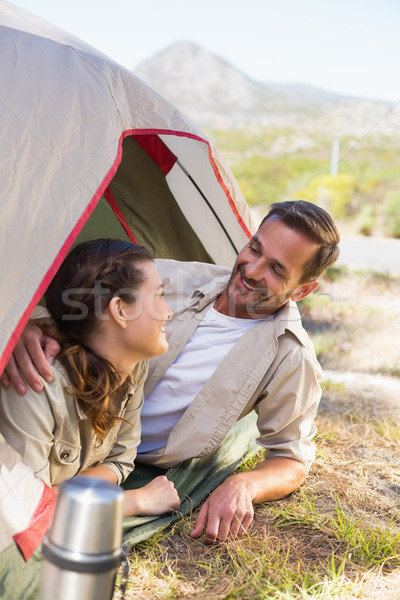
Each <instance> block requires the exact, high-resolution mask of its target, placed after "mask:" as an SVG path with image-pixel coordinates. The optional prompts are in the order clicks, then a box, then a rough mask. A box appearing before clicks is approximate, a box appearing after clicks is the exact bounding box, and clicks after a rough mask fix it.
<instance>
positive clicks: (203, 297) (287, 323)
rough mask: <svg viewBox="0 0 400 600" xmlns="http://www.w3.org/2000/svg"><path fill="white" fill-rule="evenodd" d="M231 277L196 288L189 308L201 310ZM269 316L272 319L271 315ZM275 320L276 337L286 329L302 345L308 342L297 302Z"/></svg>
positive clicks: (219, 292) (285, 308)
mask: <svg viewBox="0 0 400 600" xmlns="http://www.w3.org/2000/svg"><path fill="white" fill-rule="evenodd" d="M229 278H230V274H229V275H225V276H223V277H218V278H216V279H213V280H212V281H210V283H207V284H206V285H204V286H202V287H199V288H197V289H195V290H194V291H193V294H192V296H191V299H190V303H189V309H192V310H196V311H201V310H203V309H204V308H205V307H206V306H208V305H209V304H210V303H211V302H213V301H214V300H216V298H217V297H218V296H219V295H220V294H222V292H223V291H224V289H225V288H226V286H227V285H228V281H229ZM267 318H268V319H270V318H271V317H267ZM273 320H274V329H275V336H276V338H279V337H280V336H281V335H283V334H284V333H285V331H290V333H292V334H293V335H294V336H296V338H297V339H298V341H299V342H300V344H302V346H306V345H307V344H308V334H307V332H306V331H305V329H304V327H303V324H302V322H301V316H300V312H299V309H298V307H297V304H296V302H293V300H289V301H288V302H287V303H286V304H285V305H284V306H282V308H281V309H280V310H279V311H278V312H277V313H276V314H275V315H274V317H273Z"/></svg>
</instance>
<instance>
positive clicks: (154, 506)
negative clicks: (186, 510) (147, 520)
mask: <svg viewBox="0 0 400 600" xmlns="http://www.w3.org/2000/svg"><path fill="white" fill-rule="evenodd" d="M180 503H181V501H180V499H179V496H178V492H177V491H176V489H175V486H174V484H173V483H172V481H169V480H168V479H167V478H166V477H165V475H160V476H159V477H156V478H155V479H153V480H152V481H150V483H148V484H147V485H145V486H143V487H141V488H139V489H137V490H126V491H125V494H124V517H130V516H133V515H135V516H149V515H162V514H164V513H167V512H173V511H177V510H178V509H179V506H180Z"/></svg>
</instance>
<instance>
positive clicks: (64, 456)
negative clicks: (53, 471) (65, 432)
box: [61, 451, 69, 460]
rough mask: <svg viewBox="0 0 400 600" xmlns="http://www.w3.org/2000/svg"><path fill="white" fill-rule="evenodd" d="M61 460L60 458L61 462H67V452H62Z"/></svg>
mask: <svg viewBox="0 0 400 600" xmlns="http://www.w3.org/2000/svg"><path fill="white" fill-rule="evenodd" d="M61 458H62V460H67V458H69V452H67V451H64V452H62V454H61Z"/></svg>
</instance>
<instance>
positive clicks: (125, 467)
mask: <svg viewBox="0 0 400 600" xmlns="http://www.w3.org/2000/svg"><path fill="white" fill-rule="evenodd" d="M147 372H148V362H147V361H143V362H142V363H141V364H140V367H139V370H138V373H137V375H136V378H135V387H134V391H133V393H132V395H131V397H130V399H129V401H128V403H127V405H126V408H125V411H124V413H123V414H122V418H123V419H124V420H123V421H122V423H121V425H120V426H119V428H118V433H117V436H116V439H115V442H114V445H113V447H112V449H111V452H110V453H109V455H108V456H107V457H106V458H105V459H104V461H103V465H105V466H106V467H108V468H109V469H111V470H112V471H113V472H114V473H115V474H116V476H117V480H118V484H121V483H122V482H123V481H124V480H125V479H126V478H127V477H128V475H129V473H131V471H133V469H134V467H135V465H134V463H135V458H136V450H137V447H138V445H139V443H140V411H141V409H142V406H143V386H144V382H145V380H146V376H147Z"/></svg>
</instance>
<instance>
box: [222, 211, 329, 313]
mask: <svg viewBox="0 0 400 600" xmlns="http://www.w3.org/2000/svg"><path fill="white" fill-rule="evenodd" d="M318 249H319V245H318V244H317V243H315V242H313V241H312V240H310V239H309V238H307V237H306V236H304V235H303V234H302V233H300V232H298V231H295V230H293V229H290V227H288V226H287V225H285V224H284V223H282V221H280V220H278V219H276V218H272V219H268V221H266V222H265V223H264V224H263V225H262V226H261V227H260V229H259V230H258V231H257V233H256V234H255V235H254V236H253V237H252V238H251V240H250V241H249V243H248V244H247V245H246V246H245V247H244V248H243V250H242V251H241V252H240V254H239V255H238V257H237V259H236V262H235V265H234V267H233V271H232V275H231V278H230V280H229V283H228V287H227V289H226V291H225V292H224V293H223V294H222V296H221V297H220V299H219V300H221V302H220V303H219V306H217V305H216V307H217V309H219V310H220V311H221V312H225V314H229V315H231V316H234V317H239V318H245V319H255V318H263V317H265V316H268V315H271V314H273V313H275V312H276V311H277V310H278V309H279V308H280V307H281V306H283V305H284V304H285V303H286V302H287V301H288V299H289V298H293V300H300V299H301V298H303V297H304V296H306V295H307V294H309V293H310V291H312V290H313V289H315V287H317V285H318V282H316V281H313V282H309V283H306V284H301V283H300V281H301V280H302V278H303V273H304V266H305V265H306V263H307V262H308V261H309V260H310V259H311V258H312V257H313V255H314V254H315V253H316V252H317V250H318ZM221 309H222V310H221Z"/></svg>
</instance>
